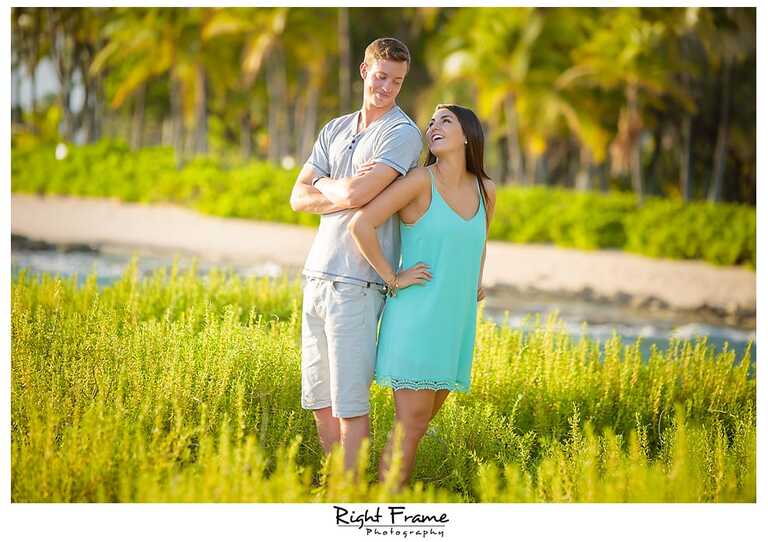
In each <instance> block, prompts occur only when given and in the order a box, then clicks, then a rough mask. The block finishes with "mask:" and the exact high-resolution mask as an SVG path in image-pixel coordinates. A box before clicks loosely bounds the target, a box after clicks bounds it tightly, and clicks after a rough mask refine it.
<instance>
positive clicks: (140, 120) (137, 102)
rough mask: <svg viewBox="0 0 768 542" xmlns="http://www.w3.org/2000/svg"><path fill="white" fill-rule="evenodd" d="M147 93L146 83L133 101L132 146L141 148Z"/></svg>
mask: <svg viewBox="0 0 768 542" xmlns="http://www.w3.org/2000/svg"><path fill="white" fill-rule="evenodd" d="M146 93H147V85H146V83H145V84H143V85H141V86H140V87H139V88H138V90H137V91H136V96H135V98H134V101H133V118H132V119H131V148H132V149H134V150H136V149H139V148H141V144H142V135H143V133H144V99H145V96H146Z"/></svg>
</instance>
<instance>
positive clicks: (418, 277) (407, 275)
mask: <svg viewBox="0 0 768 542" xmlns="http://www.w3.org/2000/svg"><path fill="white" fill-rule="evenodd" d="M428 280H432V272H431V271H430V270H429V265H427V264H425V263H423V262H419V263H417V264H416V265H414V266H413V267H410V268H408V269H406V270H404V271H400V272H399V273H398V274H397V287H398V288H407V287H408V286H412V285H413V284H424V283H425V282H427V281H428Z"/></svg>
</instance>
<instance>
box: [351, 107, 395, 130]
mask: <svg viewBox="0 0 768 542" xmlns="http://www.w3.org/2000/svg"><path fill="white" fill-rule="evenodd" d="M396 105H397V104H394V103H393V104H392V106H391V107H388V108H387V109H381V108H378V107H370V106H368V107H366V106H365V105H363V107H362V108H360V117H359V120H358V122H357V131H358V132H360V131H362V130H365V129H366V128H368V127H369V126H370V125H371V124H373V123H374V122H376V121H377V120H378V119H380V118H381V117H383V116H384V115H385V114H386V113H388V112H389V111H391V110H392V108H393V107H395V106H396Z"/></svg>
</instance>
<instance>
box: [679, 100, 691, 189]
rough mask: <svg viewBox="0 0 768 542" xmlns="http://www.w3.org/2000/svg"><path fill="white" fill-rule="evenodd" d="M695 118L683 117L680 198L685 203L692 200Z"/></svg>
mask: <svg viewBox="0 0 768 542" xmlns="http://www.w3.org/2000/svg"><path fill="white" fill-rule="evenodd" d="M692 124H693V117H691V115H687V114H686V115H685V117H683V127H682V134H681V135H682V142H681V145H680V196H681V197H682V198H683V201H689V200H690V199H691V125H692Z"/></svg>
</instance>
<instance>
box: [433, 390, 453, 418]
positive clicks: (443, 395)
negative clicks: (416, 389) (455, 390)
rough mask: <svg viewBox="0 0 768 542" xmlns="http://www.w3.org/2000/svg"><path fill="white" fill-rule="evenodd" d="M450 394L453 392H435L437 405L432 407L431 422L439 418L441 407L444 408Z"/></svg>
mask: <svg viewBox="0 0 768 542" xmlns="http://www.w3.org/2000/svg"><path fill="white" fill-rule="evenodd" d="M449 393H451V390H437V392H435V404H434V406H433V407H432V417H431V418H430V419H429V421H432V420H433V419H434V417H435V416H437V413H438V412H440V407H442V406H443V403H445V400H446V399H448V394H449Z"/></svg>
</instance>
